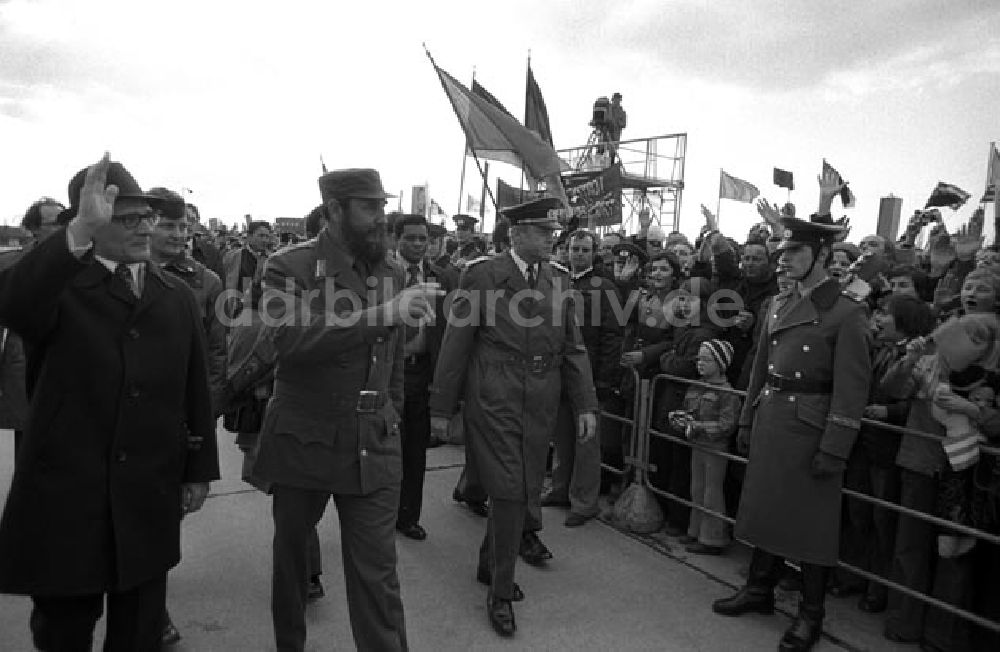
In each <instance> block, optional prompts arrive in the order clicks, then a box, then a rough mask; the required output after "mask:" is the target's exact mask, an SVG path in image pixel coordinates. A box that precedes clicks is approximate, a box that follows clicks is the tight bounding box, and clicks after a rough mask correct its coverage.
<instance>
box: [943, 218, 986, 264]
mask: <svg viewBox="0 0 1000 652" xmlns="http://www.w3.org/2000/svg"><path fill="white" fill-rule="evenodd" d="M982 229H983V226H982V224H979V231H980V233H975V228H974V227H973V226H972V225H971V223H970V224H963V225H962V227H961V228H960V229H959V230H958V233H957V234H956V235H953V236H952V237H951V242H952V245H953V246H954V248H955V258H957V259H958V260H972V258H973V256H975V255H976V251H978V250H979V249H980V248H981V247H982V246H983V236H982V235H981V232H982ZM932 264H933V260H932Z"/></svg>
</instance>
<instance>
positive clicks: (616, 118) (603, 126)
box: [589, 93, 628, 160]
mask: <svg viewBox="0 0 1000 652" xmlns="http://www.w3.org/2000/svg"><path fill="white" fill-rule="evenodd" d="M621 100H622V94H621V93H615V94H614V95H612V96H611V99H610V100H609V99H608V98H607V97H605V96H603V95H602V96H601V97H599V98H597V99H596V100H594V110H593V113H592V114H591V119H590V123H589V124H590V126H591V127H593V128H594V133H593V134H592V136H591V139H592V140H596V142H597V153H598V154H603V153H604V146H605V144H607V146H608V149H609V150H610V152H611V159H612V160H614V157H615V154H616V151H617V145H618V141H619V140H621V137H622V129H624V128H625V124H626V122H627V120H628V119H627V116H626V114H625V109H623V108H622V105H621Z"/></svg>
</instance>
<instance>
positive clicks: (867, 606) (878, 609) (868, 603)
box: [858, 593, 889, 614]
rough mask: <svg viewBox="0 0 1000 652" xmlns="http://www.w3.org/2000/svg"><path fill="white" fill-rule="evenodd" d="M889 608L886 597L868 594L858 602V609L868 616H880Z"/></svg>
mask: <svg viewBox="0 0 1000 652" xmlns="http://www.w3.org/2000/svg"><path fill="white" fill-rule="evenodd" d="M888 606H889V601H888V598H886V597H885V596H879V595H871V594H870V593H869V594H866V595H863V596H861V599H860V600H858V609H860V610H861V611H863V612H865V613H868V614H880V613H882V612H883V611H885V610H886V608H887V607H888Z"/></svg>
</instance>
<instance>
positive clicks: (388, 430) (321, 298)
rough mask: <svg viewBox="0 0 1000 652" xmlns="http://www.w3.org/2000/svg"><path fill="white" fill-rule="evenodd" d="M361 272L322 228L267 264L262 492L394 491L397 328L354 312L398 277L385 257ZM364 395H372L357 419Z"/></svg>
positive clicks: (399, 384)
mask: <svg viewBox="0 0 1000 652" xmlns="http://www.w3.org/2000/svg"><path fill="white" fill-rule="evenodd" d="M364 267H365V265H364V263H362V262H361V261H355V259H354V256H353V255H352V254H351V253H350V252H349V251H348V249H347V247H346V245H345V244H344V243H343V242H342V241H339V239H338V238H336V237H335V236H334V234H333V233H332V232H331V231H330V229H329V228H328V229H325V230H324V231H322V232H321V233H320V235H319V236H318V237H317V238H316V239H315V240H310V241H308V242H304V243H302V244H299V245H294V246H291V247H288V248H285V249H283V250H281V251H280V252H278V253H277V254H275V255H273V256H271V258H269V259H268V262H267V266H266V268H265V272H264V295H263V297H262V299H261V310H262V311H266V313H267V315H269V316H270V321H271V324H272V325H267V326H266V327H265V328H264V329H262V331H261V337H264V338H267V339H269V340H270V346H273V347H274V350H275V359H276V361H277V362H276V366H275V370H274V394H273V395H272V397H271V400H270V402H269V403H268V407H267V413H266V414H265V416H264V424H263V426H262V428H261V433H260V438H259V440H258V454H257V461H256V464H255V466H254V469H253V476H254V478H255V479H256V480H257V481H259V482H260V483H261V484H262V485H274V484H281V485H286V486H292V487H299V488H303V489H315V490H320V491H328V492H331V493H341V494H354V495H362V494H368V493H371V492H373V491H375V490H377V489H382V488H385V487H392V486H396V487H398V485H399V482H400V478H401V473H402V471H401V469H402V466H401V456H400V437H399V414H400V413H401V412H402V408H403V339H404V337H403V329H402V327H399V326H393V327H387V326H385V325H384V324H382V323H370V322H369V321H368V320H367V319H364V318H362V311H363V310H365V309H367V308H370V307H374V306H376V305H379V304H382V303H385V302H386V301H388V300H389V299H391V298H392V297H393V296H394V295H395V294H396V293H397V292H398V291H399V290H400V289H401V288H402V287H403V283H404V278H403V273H402V270H401V269H400V268H398V267H397V266H395V265H393V264H391V263H389V262H387V261H386V260H384V259H383V260H380V261H378V262H376V263H374V264H372V265H370V270H365V269H364ZM359 268H361V269H359ZM369 275H370V276H369ZM366 276H369V278H370V279H372V281H371V282H372V283H373V287H369V286H368V285H367V284H366V281H367V280H368V279H367V278H366ZM362 390H367V391H373V392H378V394H377V396H378V398H377V399H376V402H375V403H371V404H370V407H371V409H370V410H368V411H364V412H362V411H359V410H358V400H359V393H360V392H361V391H362Z"/></svg>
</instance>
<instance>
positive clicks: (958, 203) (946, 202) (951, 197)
mask: <svg viewBox="0 0 1000 652" xmlns="http://www.w3.org/2000/svg"><path fill="white" fill-rule="evenodd" d="M969 197H970V195H969V193H967V192H965V191H964V190H962V189H961V188H959V187H958V186H956V185H954V184H951V183H945V182H944V181H938V185H937V186H936V187H935V188H934V192H932V193H931V196H930V197H929V198H928V199H927V204H925V205H924V208H931V207H932V206H948V207H949V208H951V209H952V210H958V209H959V208H961V207H962V205H963V204H965V202H967V201H969Z"/></svg>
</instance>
